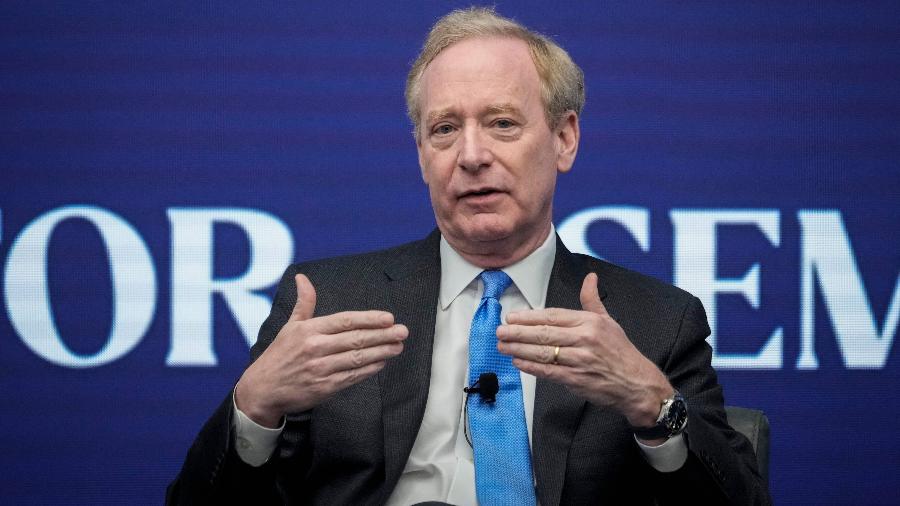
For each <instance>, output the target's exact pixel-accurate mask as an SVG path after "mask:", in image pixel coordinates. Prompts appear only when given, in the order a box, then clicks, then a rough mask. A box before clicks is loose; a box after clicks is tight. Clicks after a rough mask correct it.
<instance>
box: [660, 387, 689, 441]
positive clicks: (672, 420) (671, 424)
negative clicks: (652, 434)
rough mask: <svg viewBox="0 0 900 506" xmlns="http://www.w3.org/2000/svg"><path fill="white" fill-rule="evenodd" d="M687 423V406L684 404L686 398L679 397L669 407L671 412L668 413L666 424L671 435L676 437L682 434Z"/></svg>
mask: <svg viewBox="0 0 900 506" xmlns="http://www.w3.org/2000/svg"><path fill="white" fill-rule="evenodd" d="M685 422H687V405H686V404H685V403H684V398H682V397H681V396H680V395H677V396H675V399H674V400H673V401H672V405H671V406H670V407H669V412H668V413H666V420H665V423H666V426H667V427H668V429H669V433H670V434H671V435H675V434H678V433H679V432H681V429H682V428H683V427H684V424H685Z"/></svg>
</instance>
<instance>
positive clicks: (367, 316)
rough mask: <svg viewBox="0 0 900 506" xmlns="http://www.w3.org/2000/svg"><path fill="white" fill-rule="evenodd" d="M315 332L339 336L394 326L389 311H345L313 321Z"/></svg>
mask: <svg viewBox="0 0 900 506" xmlns="http://www.w3.org/2000/svg"><path fill="white" fill-rule="evenodd" d="M310 323H311V324H312V328H313V330H315V331H316V332H319V333H321V334H338V333H340V332H349V331H351V330H356V329H381V328H387V327H390V326H391V325H393V324H394V315H392V314H391V313H388V312H387V311H375V310H372V311H343V312H340V313H334V314H330V315H328V316H320V317H318V318H315V319H314V320H311V321H310Z"/></svg>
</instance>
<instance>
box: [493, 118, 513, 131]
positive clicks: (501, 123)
mask: <svg viewBox="0 0 900 506" xmlns="http://www.w3.org/2000/svg"><path fill="white" fill-rule="evenodd" d="M494 126H496V127H497V128H500V129H503V130H506V129H509V128H512V127H514V126H516V124H515V123H513V122H512V121H510V120H508V119H498V120H497V121H495V122H494Z"/></svg>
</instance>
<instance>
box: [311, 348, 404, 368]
mask: <svg viewBox="0 0 900 506" xmlns="http://www.w3.org/2000/svg"><path fill="white" fill-rule="evenodd" d="M402 351H403V343H402V342H396V343H390V344H384V345H381V346H373V347H371V348H364V349H359V350H349V351H345V352H342V353H336V354H334V355H329V356H328V357H323V358H320V359H318V360H319V361H321V364H322V365H321V366H320V367H321V372H322V374H323V375H329V376H330V375H332V374H335V373H339V372H341V371H349V370H351V369H359V368H361V367H366V366H368V365H370V364H374V363H376V362H384V361H385V360H387V359H389V358H393V357H396V356H397V355H399V354H400V352H402Z"/></svg>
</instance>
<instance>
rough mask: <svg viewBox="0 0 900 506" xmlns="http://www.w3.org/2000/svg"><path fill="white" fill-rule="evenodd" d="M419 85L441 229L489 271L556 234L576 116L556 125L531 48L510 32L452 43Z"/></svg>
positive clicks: (426, 158) (425, 173) (426, 173)
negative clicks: (559, 182) (560, 181)
mask: <svg viewBox="0 0 900 506" xmlns="http://www.w3.org/2000/svg"><path fill="white" fill-rule="evenodd" d="M419 89H420V95H419V101H420V110H421V111H422V113H421V114H422V116H421V118H420V127H419V128H420V130H419V132H420V135H419V140H418V142H417V147H418V151H419V164H420V166H421V168H422V177H423V179H424V180H425V184H427V185H428V190H429V193H430V195H431V205H432V207H433V208H434V214H435V217H436V219H437V223H438V227H439V228H440V230H441V233H442V234H443V235H444V237H445V238H446V239H447V241H448V242H449V243H450V244H451V245H452V246H453V247H454V248H455V249H456V250H457V251H459V252H460V253H462V254H463V256H465V257H467V258H468V259H469V260H470V261H473V262H474V263H476V264H479V265H481V266H483V267H497V266H503V265H508V263H510V262H515V261H518V260H520V259H521V258H523V257H524V256H526V255H527V254H528V253H530V252H531V251H533V250H534V249H535V248H537V247H538V246H540V244H541V243H542V242H543V240H544V239H545V238H546V237H547V233H549V229H550V220H551V216H552V201H553V191H554V189H555V186H556V174H557V172H566V171H568V170H569V168H571V165H572V162H573V161H574V157H575V151H576V150H577V145H578V120H577V117H576V116H575V113H570V114H569V115H568V116H567V117H566V118H564V119H563V120H562V121H561V122H560V126H559V127H558V128H556V129H555V130H551V129H550V127H549V126H548V124H547V118H546V115H545V113H544V104H543V102H542V100H541V85H540V78H539V77H538V73H537V69H536V68H535V66H534V63H533V61H532V59H531V53H530V52H529V50H528V46H527V45H526V44H525V42H523V41H521V40H518V39H512V38H475V39H469V40H465V41H462V42H459V43H457V44H454V45H452V46H450V47H448V48H446V49H444V50H443V51H442V52H441V53H440V54H438V56H437V57H436V58H435V59H434V60H433V61H432V62H431V63H430V64H429V65H428V67H427V68H426V70H425V72H424V73H423V75H422V79H421V82H420V86H419ZM495 264H496V265H495Z"/></svg>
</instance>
